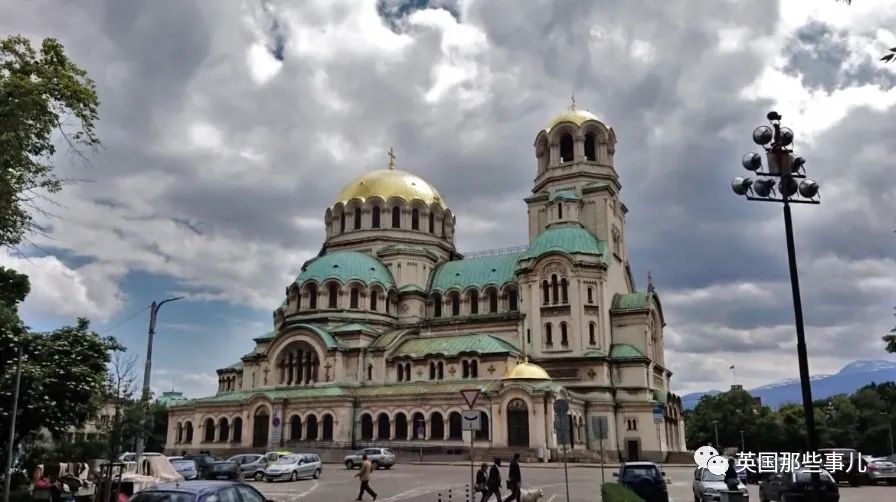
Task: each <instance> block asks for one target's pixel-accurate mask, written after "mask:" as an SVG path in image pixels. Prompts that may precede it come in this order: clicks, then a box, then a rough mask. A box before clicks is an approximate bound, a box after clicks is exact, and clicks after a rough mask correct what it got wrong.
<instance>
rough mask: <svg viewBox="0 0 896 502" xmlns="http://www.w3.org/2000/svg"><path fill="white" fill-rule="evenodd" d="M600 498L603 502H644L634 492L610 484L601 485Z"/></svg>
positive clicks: (615, 484) (616, 484) (617, 484)
mask: <svg viewBox="0 0 896 502" xmlns="http://www.w3.org/2000/svg"><path fill="white" fill-rule="evenodd" d="M600 497H601V500H602V501H603V502H644V499H642V498H641V497H639V496H638V495H637V494H636V493H635V492H633V491H631V490H629V489H628V488H626V487H624V486H622V485H620V484H619V483H612V482H611V483H604V484H603V485H601V487H600Z"/></svg>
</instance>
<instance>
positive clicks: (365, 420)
mask: <svg viewBox="0 0 896 502" xmlns="http://www.w3.org/2000/svg"><path fill="white" fill-rule="evenodd" d="M361 440H362V441H372V440H373V417H372V416H371V415H370V413H364V414H363V415H361Z"/></svg>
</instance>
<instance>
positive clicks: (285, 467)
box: [264, 453, 323, 482]
mask: <svg viewBox="0 0 896 502" xmlns="http://www.w3.org/2000/svg"><path fill="white" fill-rule="evenodd" d="M322 469H323V467H322V464H321V461H320V457H318V456H317V455H314V454H310V453H295V454H292V455H285V456H283V457H280V460H278V461H277V462H276V463H275V464H274V465H270V466H268V468H267V469H265V471H264V478H265V480H267V481H268V482H271V481H277V480H278V479H289V480H290V481H295V480H297V479H299V478H308V477H312V478H314V479H317V478H319V477H320V474H321V470H322Z"/></svg>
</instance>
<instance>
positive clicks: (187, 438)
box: [184, 422, 193, 443]
mask: <svg viewBox="0 0 896 502" xmlns="http://www.w3.org/2000/svg"><path fill="white" fill-rule="evenodd" d="M192 442H193V422H187V425H185V426H184V443H192Z"/></svg>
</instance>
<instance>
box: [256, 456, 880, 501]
mask: <svg viewBox="0 0 896 502" xmlns="http://www.w3.org/2000/svg"><path fill="white" fill-rule="evenodd" d="M665 469H666V470H665V472H666V476H667V477H668V478H669V480H670V483H669V495H670V502H691V501H692V500H694V496H693V494H692V491H691V479H692V476H693V473H694V469H693V468H690V467H666V468H665ZM522 471H523V481H524V483H523V486H524V487H525V488H536V487H537V488H541V489H542V490H543V491H544V499H543V500H541V501H540V502H566V486H565V483H564V474H563V466H562V465H560V466H558V465H556V464H550V465H547V466H546V465H544V464H539V466H538V467H536V466H528V465H523V466H522ZM612 471H613V470H612V469H611V468H609V467H608V468H607V469H606V472H605V477H606V479H607V480H608V481H610V480H613V479H615V478H613V476H612ZM357 472H358V471H356V470H355V471H347V470H345V468H344V467H342V466H339V465H335V464H332V465H331V464H327V465H325V466H324V472H323V475H322V476H321V478H320V479H319V480H311V479H308V480H299V481H296V482H288V481H286V482H278V483H263V482H260V483H256V482H250V483H252V485H253V486H255V487H256V488H258V489H259V490H261V492H262V493H264V494H265V496H266V497H267V498H269V499H272V500H275V501H277V502H298V501H301V502H349V501H353V500H355V498H356V497H357V496H358V481H357V478H355V477H354V475H355V474H356V473H357ZM506 472H507V471H506V469H502V474H504V475H506ZM568 472H569V494H570V498H569V500H570V502H595V501H597V500H600V483H601V471H600V468H599V467H591V466H580V465H573V464H570V465H569V468H568ZM469 482H470V468H469V466H458V465H409V464H408V465H396V466H395V467H393V468H392V469H391V470H388V471H386V470H380V471H376V472H375V473H374V475H373V477H372V479H371V482H370V484H371V487H372V488H373V489H374V490H376V492H377V493H378V495H379V497H378V498H377V502H397V501H409V502H438V501H439V500H441V502H464V487H465V486H464V485H466V484H468V483H469ZM502 488H503V487H502ZM449 489H450V490H451V491H450V493H449ZM749 490H750V500H751V501H754V502H755V501H758V500H759V491H758V487H757V486H756V485H750V486H749ZM502 494H504V495H505V496H506V495H507V494H508V493H507V491H506V490H502ZM440 497H441V499H440ZM365 500H370V497H369V496H365ZM476 500H477V501H478V500H479V497H478V496H477V497H476ZM492 500H494V499H492ZM840 500H841V501H842V502H874V501H886V500H896V487H890V486H862V487H858V488H850V487H849V486H845V485H843V486H841V488H840Z"/></svg>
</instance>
